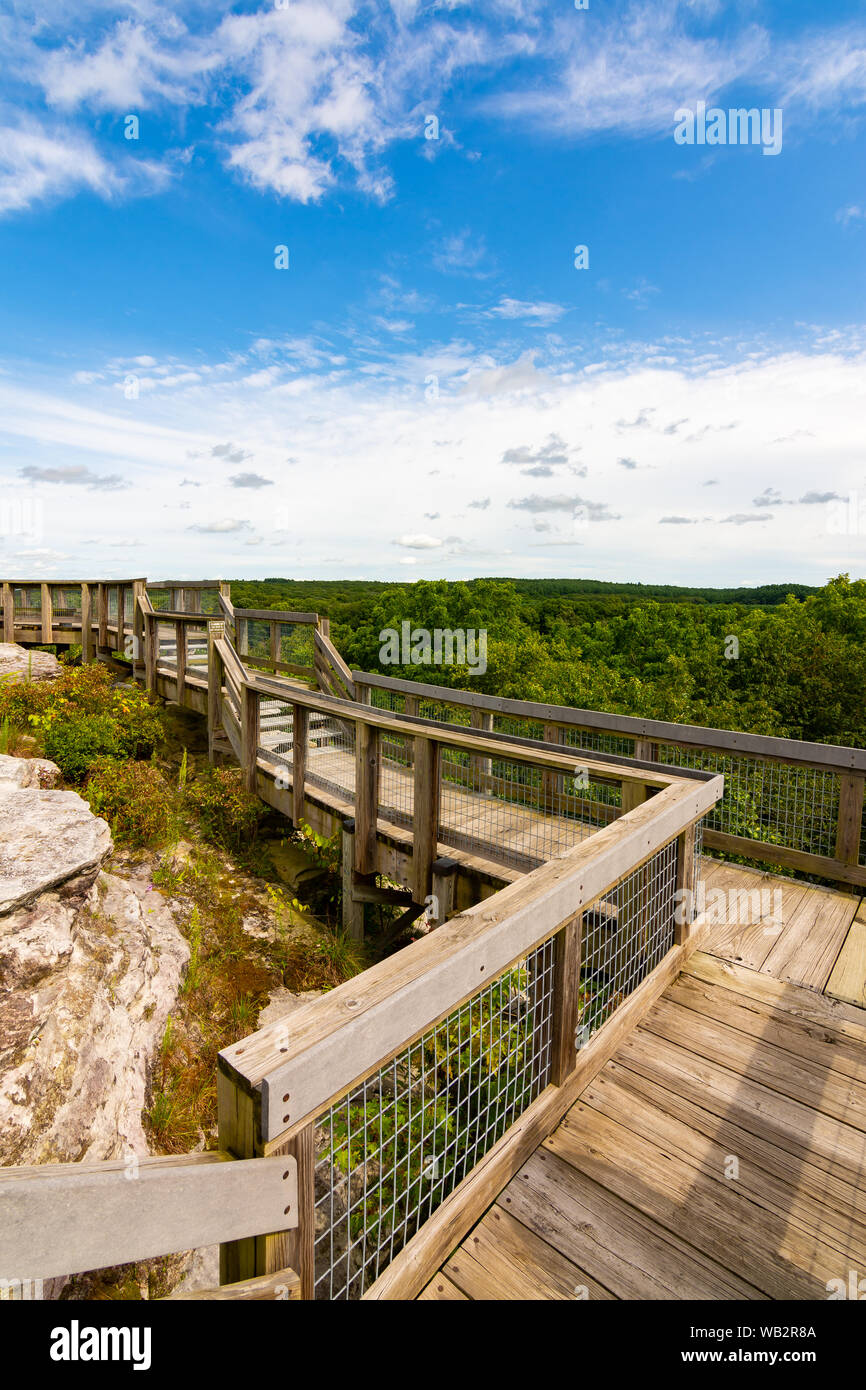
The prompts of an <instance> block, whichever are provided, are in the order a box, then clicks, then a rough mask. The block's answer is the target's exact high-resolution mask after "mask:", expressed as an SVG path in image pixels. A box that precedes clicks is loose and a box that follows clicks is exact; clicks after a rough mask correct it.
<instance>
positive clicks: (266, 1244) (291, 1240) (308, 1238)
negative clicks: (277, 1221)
mask: <svg viewBox="0 0 866 1390" xmlns="http://www.w3.org/2000/svg"><path fill="white" fill-rule="evenodd" d="M286 1103H287V1104H290V1103H291V1102H290V1101H287V1102H286ZM271 1152H272V1153H274V1154H279V1155H280V1156H282V1155H286V1157H293V1158H294V1159H295V1161H296V1162H297V1165H298V1224H297V1226H296V1227H294V1229H292V1230H290V1231H278V1232H277V1233H276V1234H275V1235H269V1236H256V1238H255V1243H256V1250H255V1264H256V1268H255V1272H256V1274H275V1273H276V1272H277V1271H278V1270H280V1269H293V1270H294V1271H295V1273H296V1274H297V1275H298V1277H299V1278H300V1281H301V1292H300V1296H301V1298H302V1299H314V1298H315V1296H316V1195H315V1186H316V1138H315V1126H314V1125H313V1123H312V1121H311V1122H310V1123H309V1124H308V1125H304V1127H303V1129H300V1130H298V1133H297V1134H295V1135H294V1136H293V1137H292V1138H291V1139H288V1140H287V1141H286V1143H285V1144H279V1145H278V1146H277V1147H276V1148H275V1149H272V1150H271Z"/></svg>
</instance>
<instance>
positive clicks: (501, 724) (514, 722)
mask: <svg viewBox="0 0 866 1390" xmlns="http://www.w3.org/2000/svg"><path fill="white" fill-rule="evenodd" d="M493 729H494V731H495V732H496V733H497V734H505V736H506V738H534V739H537V740H538V741H539V742H540V741H542V740H543V739H544V725H543V724H542V723H540V722H539V720H537V719H516V718H514V716H513V715H510V714H494V716H493Z"/></svg>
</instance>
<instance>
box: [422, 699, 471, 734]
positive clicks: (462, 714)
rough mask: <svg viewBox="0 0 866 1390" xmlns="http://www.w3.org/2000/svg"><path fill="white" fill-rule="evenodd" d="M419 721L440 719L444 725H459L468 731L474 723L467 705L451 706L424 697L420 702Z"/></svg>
mask: <svg viewBox="0 0 866 1390" xmlns="http://www.w3.org/2000/svg"><path fill="white" fill-rule="evenodd" d="M418 717H419V719H438V720H439V722H440V723H442V724H458V725H460V726H461V727H462V728H466V729H468V728H469V727H470V725H471V723H472V715H471V712H470V711H469V710H468V709H467V708H466V706H465V705H449V704H447V703H445V702H443V701H442V700H429V699H427V698H424V697H422V698H421V699H420V700H419V701H418Z"/></svg>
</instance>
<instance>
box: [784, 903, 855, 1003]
mask: <svg viewBox="0 0 866 1390" xmlns="http://www.w3.org/2000/svg"><path fill="white" fill-rule="evenodd" d="M858 905H859V899H858V898H855V897H853V896H851V895H850V894H848V893H838V892H833V891H831V890H829V889H827V890H824V889H821V888H809V889H808V890H807V892H806V894H805V896H804V897H803V898H802V899H801V901H800V902H799V903H797V905H796V906H795V907H794V909H793V912H792V913H791V916H790V917H788V918H787V919H786V921H785V926H784V930H783V931H782V932H781V933H780V935H779V937H778V938H777V940H776V943H775V945H774V946H773V949H772V950H771V951H770V953H769V955H768V956H767V958H766V960H765V961H764V963H763V965H762V966H761V969H762V970H763V971H765V972H766V974H768V975H773V976H775V978H776V979H777V980H787V981H788V982H789V983H791V984H798V985H805V986H806V988H808V989H815V990H819V991H820V990H823V988H824V986H825V985H826V984H827V981H828V979H829V978H830V972H831V971H832V969H833V966H834V965H835V963H836V958H837V957H838V955H839V952H840V950H841V949H842V943H843V942H844V940H845V937H846V936H847V935H848V929H849V927H850V926H851V923H852V922H853V920H854V914H855V912H856V911H857V908H858Z"/></svg>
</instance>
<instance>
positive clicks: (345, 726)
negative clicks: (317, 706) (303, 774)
mask: <svg viewBox="0 0 866 1390" xmlns="http://www.w3.org/2000/svg"><path fill="white" fill-rule="evenodd" d="M308 732H309V743H308V746H307V781H308V782H312V783H313V785H314V786H317V787H322V788H323V789H324V790H325V791H333V792H336V793H337V794H338V795H339V796H344V797H346V798H348V799H349V800H351V799H352V798H353V797H354V794H355V726H354V725H353V724H352V723H350V722H349V721H348V720H345V719H335V718H333V717H332V716H331V715H325V714H317V713H311V714H310V724H309V731H308Z"/></svg>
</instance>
